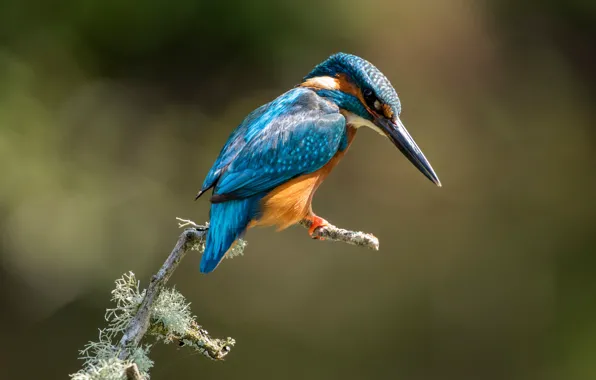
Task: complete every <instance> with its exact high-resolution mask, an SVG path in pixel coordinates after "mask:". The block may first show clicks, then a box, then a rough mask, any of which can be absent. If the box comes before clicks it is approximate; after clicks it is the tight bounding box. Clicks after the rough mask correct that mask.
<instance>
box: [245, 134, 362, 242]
mask: <svg viewBox="0 0 596 380" xmlns="http://www.w3.org/2000/svg"><path fill="white" fill-rule="evenodd" d="M355 135H356V129H355V128H352V127H348V147H349V146H350V145H351V144H352V141H353V139H354V136H355ZM347 150H348V149H347V148H346V149H345V150H344V151H343V152H337V153H336V154H335V156H333V158H331V160H329V162H328V163H327V164H325V166H323V167H322V168H321V169H319V170H317V171H316V172H313V173H310V174H305V175H302V176H300V177H297V178H294V179H293V180H291V181H288V182H286V183H284V184H283V185H280V186H278V187H276V188H275V189H274V190H273V191H271V192H270V193H269V194H267V196H265V197H264V198H263V199H262V200H261V217H260V218H259V220H255V221H252V222H251V224H250V225H249V227H253V226H273V225H276V226H278V227H279V228H278V229H279V230H282V229H284V228H288V227H289V226H291V225H293V224H296V223H298V222H300V221H301V220H302V219H304V217H306V216H307V215H309V214H311V213H312V210H311V203H312V197H313V195H314V193H315V191H316V190H317V188H318V187H319V186H320V185H321V183H322V182H323V180H324V179H325V178H326V177H327V176H328V175H329V173H331V170H332V169H333V168H334V167H335V165H337V164H338V163H339V161H340V160H341V159H342V157H343V156H344V154H345V153H346V151H347Z"/></svg>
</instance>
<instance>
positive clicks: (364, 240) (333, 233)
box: [300, 219, 379, 251]
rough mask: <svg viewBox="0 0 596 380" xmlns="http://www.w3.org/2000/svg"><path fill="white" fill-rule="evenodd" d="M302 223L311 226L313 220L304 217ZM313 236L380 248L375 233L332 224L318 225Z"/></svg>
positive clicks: (374, 248)
mask: <svg viewBox="0 0 596 380" xmlns="http://www.w3.org/2000/svg"><path fill="white" fill-rule="evenodd" d="M300 224H301V225H302V226H304V227H306V228H310V226H312V221H310V220H307V219H303V220H302V221H301V222H300ZM313 237H314V238H315V239H316V238H318V239H321V240H324V239H328V240H331V241H338V242H342V243H348V244H352V245H358V246H360V247H366V248H370V249H373V250H375V251H378V250H379V239H377V237H376V236H375V235H373V234H368V233H365V232H360V231H350V230H345V229H343V228H339V227H336V226H334V225H332V224H327V225H325V226H321V227H318V228H317V229H316V230H315V231H314V233H313Z"/></svg>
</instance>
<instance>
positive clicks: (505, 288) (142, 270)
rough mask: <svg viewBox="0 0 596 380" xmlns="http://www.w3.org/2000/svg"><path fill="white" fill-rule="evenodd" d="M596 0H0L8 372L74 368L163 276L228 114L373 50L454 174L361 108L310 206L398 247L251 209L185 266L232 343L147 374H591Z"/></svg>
mask: <svg viewBox="0 0 596 380" xmlns="http://www.w3.org/2000/svg"><path fill="white" fill-rule="evenodd" d="M595 39H596V6H595V5H594V2H593V1H589V0H573V1H563V0H549V1H542V2H521V1H512V0H505V1H497V0H492V1H491V0H487V1H474V0H457V1H456V0H453V1H438V0H434V1H433V0H422V1H389V0H387V1H383V0H373V1H359V2H355V1H340V0H331V1H326V2H323V1H314V0H307V1H278V0H266V1H200V0H195V1H188V0H168V1H166V0H145V1H140V0H128V1H122V0H103V1H99V0H77V1H74V0H70V1H69V0H56V1H46V0H0V175H1V178H2V180H1V181H2V182H1V186H0V310H1V312H0V326H1V327H2V328H1V331H2V333H1V335H0V338H1V342H2V344H0V378H2V379H24V378H27V379H28V378H32V379H33V378H35V379H64V378H66V376H67V374H69V373H72V372H75V371H77V370H78V369H79V367H80V365H81V362H80V361H78V360H77V350H78V349H80V348H82V347H83V345H84V344H85V343H86V342H87V341H88V340H92V339H95V338H96V336H97V329H98V328H99V327H101V326H102V325H103V319H102V318H103V312H104V309H105V308H106V307H108V306H109V305H110V304H109V297H110V295H109V292H110V290H111V289H112V286H113V280H115V279H116V278H118V277H120V276H121V274H122V273H124V272H126V271H128V270H132V271H134V272H135V273H136V275H137V277H138V278H139V279H142V280H143V281H144V282H143V283H142V286H146V283H147V281H148V279H149V277H150V275H151V274H152V273H153V272H155V271H156V270H157V268H158V267H159V266H160V265H161V263H162V262H163V260H164V258H165V257H166V255H167V254H168V252H169V250H170V249H171V247H172V246H173V244H174V242H175V240H176V238H177V236H178V234H179V231H178V230H177V228H176V221H175V217H176V216H179V217H183V218H189V219H193V220H195V221H197V222H202V221H204V220H206V219H207V218H208V202H207V200H206V199H200V200H199V201H197V202H193V197H194V195H195V194H196V191H197V190H198V189H199V188H200V186H201V183H202V180H203V178H204V176H205V174H206V173H207V171H208V169H209V167H210V165H211V163H212V162H213V160H214V159H215V157H216V156H217V153H218V152H219V149H220V148H221V146H222V145H223V143H224V142H225V140H226V138H227V136H228V135H229V133H230V132H231V131H232V129H233V128H234V127H235V126H236V125H237V124H238V123H239V122H240V121H241V120H242V118H243V117H244V116H245V115H246V114H248V113H249V112H250V111H251V110H253V109H254V108H256V107H257V106H259V105H261V104H263V103H265V102H267V101H269V100H271V99H273V98H275V97H276V96H277V95H279V94H281V93H282V92H284V91H286V90H287V89H289V88H291V87H292V86H294V85H295V84H297V83H299V82H300V80H301V78H302V76H303V75H305V74H307V73H308V72H309V71H310V70H311V69H312V67H313V66H314V65H315V64H317V63H319V62H320V61H322V60H323V59H325V58H326V57H327V56H329V55H330V54H332V53H335V52H338V51H345V52H349V53H353V54H357V55H360V56H362V57H364V58H366V59H368V60H370V61H371V62H373V63H374V64H375V65H377V66H378V67H379V68H380V69H381V70H382V71H383V72H384V73H385V74H386V75H387V77H388V78H390V80H391V81H392V83H393V85H394V86H395V88H396V90H397V92H398V93H399V95H400V97H401V100H402V103H403V109H404V111H403V114H402V119H403V121H404V123H405V125H406V127H408V129H409V130H410V132H411V133H412V135H413V136H414V137H415V138H416V140H417V142H418V144H419V145H420V146H421V148H422V149H423V150H424V152H425V154H426V156H427V157H428V158H429V160H430V161H431V163H432V164H433V167H434V168H435V170H436V171H437V173H438V175H439V177H440V178H441V181H442V182H443V188H441V189H439V188H436V187H434V186H433V185H432V184H431V183H430V182H428V181H427V180H426V179H425V178H424V177H423V176H422V175H421V174H419V173H418V172H417V171H416V170H415V169H414V168H413V167H412V166H411V165H410V164H409V163H408V162H407V161H406V160H405V159H404V158H403V157H402V156H401V154H400V153H399V152H398V151H397V149H395V148H394V147H393V146H392V145H391V144H390V143H389V142H388V141H386V140H384V139H382V138H380V137H379V136H378V135H376V134H374V133H371V132H370V131H361V132H359V133H358V137H357V139H356V141H355V143H354V145H353V147H352V148H351V149H350V152H349V154H348V155H347V157H346V158H345V159H344V161H343V162H342V164H341V165H339V167H338V168H337V169H336V170H335V171H334V173H333V174H332V175H331V176H330V177H329V179H328V180H327V181H326V183H325V184H324V185H323V186H322V187H321V189H320V190H319V192H318V193H317V196H316V197H315V200H314V209H315V211H316V212H317V213H318V214H319V215H320V216H322V217H325V218H326V219H328V220H330V221H331V222H333V223H334V224H337V225H339V226H342V227H346V228H353V229H360V230H364V231H370V232H373V233H374V234H375V235H377V236H378V237H379V238H380V241H381V251H380V252H372V251H367V250H364V249H362V248H356V247H351V246H347V245H343V244H334V243H329V242H316V241H311V240H310V239H309V238H308V236H307V233H306V231H305V230H304V229H302V228H300V227H295V228H292V229H289V230H287V231H284V232H282V233H274V231H273V229H259V230H251V231H250V232H249V234H248V235H247V240H248V242H249V245H248V248H247V250H246V254H245V256H244V257H241V258H236V259H233V260H225V261H224V262H223V264H222V265H221V266H220V267H219V268H218V269H217V270H216V271H215V272H214V273H212V274H210V275H207V276H205V275H201V274H200V273H199V270H198V265H199V260H200V258H199V257H198V255H196V254H189V255H188V256H187V257H186V258H185V260H184V262H183V263H182V265H181V267H180V268H179V269H178V271H177V272H176V273H175V275H174V277H173V278H172V280H171V282H172V284H176V287H177V289H178V290H180V291H181V292H182V293H183V294H184V295H185V296H186V297H187V298H188V300H189V301H191V302H192V308H193V312H194V313H195V314H197V316H198V320H199V321H200V322H201V323H202V324H203V325H204V326H205V327H206V328H207V329H208V330H209V331H210V333H212V334H213V335H214V336H223V337H225V336H232V337H234V338H236V340H237V341H238V344H237V346H236V347H235V348H234V349H233V351H232V353H231V354H230V355H229V357H228V359H227V361H226V362H225V363H213V362H209V361H207V360H205V359H204V358H202V357H199V356H196V355H189V352H188V351H185V350H184V349H181V350H177V349H176V347H173V346H156V348H155V349H154V351H153V356H152V357H153V359H154V360H155V362H156V365H155V367H154V369H153V371H152V379H154V380H159V379H181V378H202V379H210V378H217V379H238V378H243V379H289V380H291V379H303V378H308V379H311V380H314V379H339V378H341V379H368V378H375V377H376V378H390V379H400V380H428V379H441V380H448V379H454V380H455V379H457V380H462V379H483V380H492V379H495V380H497V379H499V380H501V379H508V380H509V379H520V380H521V379H523V380H528V379H536V380H548V379H552V380H576V379H577V380H584V379H593V378H596V360H595V358H596V301H595V300H596V248H595V246H596V235H595V234H594V229H595V227H596V198H595V195H596V176H595V173H596V172H595V168H596V134H595V129H594V127H595V126H596V124H595V119H596V118H595V116H596V115H595V111H594V110H595V108H594V104H595V100H596V99H595V98H596V92H595V90H596V71H595V70H594V67H596V50H595V48H594V46H595V45H594V40H595Z"/></svg>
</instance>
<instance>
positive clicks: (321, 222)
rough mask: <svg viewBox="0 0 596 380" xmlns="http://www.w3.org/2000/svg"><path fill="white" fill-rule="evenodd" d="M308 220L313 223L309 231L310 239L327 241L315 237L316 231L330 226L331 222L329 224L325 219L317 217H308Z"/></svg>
mask: <svg viewBox="0 0 596 380" xmlns="http://www.w3.org/2000/svg"><path fill="white" fill-rule="evenodd" d="M308 220H310V221H311V225H310V228H309V229H308V234H309V235H310V237H311V238H313V239H317V240H325V238H322V237H320V236H317V235H315V230H316V229H317V228H319V227H325V226H328V225H329V222H327V221H326V220H325V219H323V218H320V217H318V216H316V215H313V216H310V217H308Z"/></svg>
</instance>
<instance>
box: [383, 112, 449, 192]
mask: <svg viewBox="0 0 596 380" xmlns="http://www.w3.org/2000/svg"><path fill="white" fill-rule="evenodd" d="M375 124H376V125H377V126H378V127H379V128H381V130H383V132H385V134H386V135H387V137H389V139H390V140H391V141H392V142H393V144H395V146H396V147H397V148H398V149H399V150H400V151H401V152H402V153H403V154H404V156H406V157H407V158H408V160H410V162H411V163H412V164H414V166H416V168H418V170H420V171H421V172H422V174H424V175H425V176H426V178H428V179H430V180H431V181H433V182H434V183H435V185H437V186H439V187H441V181H439V177H437V174H436V173H435V171H434V170H433V168H432V166H430V162H428V160H427V159H426V157H424V154H423V153H422V151H421V150H420V148H418V145H416V142H415V141H414V139H413V138H412V136H410V134H409V133H408V131H407V130H406V127H404V125H403V124H402V122H401V120H399V118H397V119H396V120H395V121H393V120H389V119H387V118H384V117H379V118H377V119H376V120H375Z"/></svg>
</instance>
